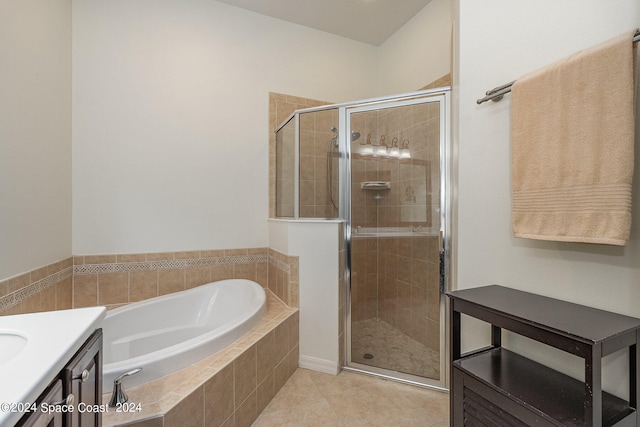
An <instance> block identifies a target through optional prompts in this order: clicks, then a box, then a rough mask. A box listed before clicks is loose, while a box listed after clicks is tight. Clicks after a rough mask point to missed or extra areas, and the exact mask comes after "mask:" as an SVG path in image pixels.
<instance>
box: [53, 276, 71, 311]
mask: <svg viewBox="0 0 640 427" xmlns="http://www.w3.org/2000/svg"><path fill="white" fill-rule="evenodd" d="M55 287H56V310H68V309H70V308H73V278H72V277H71V276H70V277H67V278H66V279H63V280H61V281H60V282H58V283H57V284H56V285H55Z"/></svg>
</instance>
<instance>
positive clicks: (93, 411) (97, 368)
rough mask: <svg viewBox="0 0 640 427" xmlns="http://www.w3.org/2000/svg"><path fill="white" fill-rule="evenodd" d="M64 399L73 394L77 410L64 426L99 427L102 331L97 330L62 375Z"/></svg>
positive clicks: (100, 422) (68, 415)
mask: <svg viewBox="0 0 640 427" xmlns="http://www.w3.org/2000/svg"><path fill="white" fill-rule="evenodd" d="M63 376H64V378H65V395H68V394H73V396H74V397H75V401H76V404H75V407H76V409H78V408H80V406H81V407H82V409H83V410H82V411H80V410H76V411H74V412H72V413H68V414H66V415H67V417H68V418H67V425H69V426H73V427H100V426H101V425H102V416H101V414H100V411H99V410H98V406H99V405H101V404H102V329H98V330H96V331H95V332H94V333H93V335H91V337H90V338H89V339H88V340H87V342H86V343H85V344H84V345H83V346H82V348H81V349H80V350H79V351H78V352H77V353H76V355H75V356H74V357H73V359H71V361H70V362H69V364H68V365H67V366H66V367H65V369H64V371H63Z"/></svg>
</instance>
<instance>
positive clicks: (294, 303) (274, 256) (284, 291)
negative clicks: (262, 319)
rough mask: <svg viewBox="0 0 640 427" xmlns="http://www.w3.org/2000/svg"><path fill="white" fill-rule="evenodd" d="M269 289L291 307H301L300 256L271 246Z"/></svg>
mask: <svg viewBox="0 0 640 427" xmlns="http://www.w3.org/2000/svg"><path fill="white" fill-rule="evenodd" d="M268 282H269V289H270V290H271V292H273V293H274V294H275V295H276V296H277V297H278V298H280V299H281V300H282V302H284V303H285V304H287V305H288V306H289V307H300V298H299V287H300V280H299V264H298V257H295V256H289V255H285V254H283V253H281V252H278V251H276V250H274V249H271V248H269V280H268Z"/></svg>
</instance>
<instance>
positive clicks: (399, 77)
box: [376, 0, 452, 96]
mask: <svg viewBox="0 0 640 427" xmlns="http://www.w3.org/2000/svg"><path fill="white" fill-rule="evenodd" d="M451 9H452V8H451V0H431V2H430V3H429V4H427V5H426V6H425V7H424V8H423V9H422V10H421V11H420V12H418V13H417V14H416V15H415V16H414V17H413V18H411V20H410V21H409V22H407V23H406V24H405V25H404V26H403V27H402V28H400V29H399V30H398V31H397V32H396V33H395V34H394V35H392V36H391V37H389V39H387V41H385V42H384V43H383V44H382V45H381V46H380V48H379V52H378V61H377V72H378V87H377V92H376V94H377V95H381V96H382V95H393V94H397V93H403V92H412V91H414V90H418V89H420V88H421V87H423V86H425V85H427V84H429V83H431V82H432V81H434V80H436V79H438V78H440V77H442V76H444V75H445V74H448V73H449V72H450V71H451V60H452V59H451V37H452V34H451V19H452V18H451Z"/></svg>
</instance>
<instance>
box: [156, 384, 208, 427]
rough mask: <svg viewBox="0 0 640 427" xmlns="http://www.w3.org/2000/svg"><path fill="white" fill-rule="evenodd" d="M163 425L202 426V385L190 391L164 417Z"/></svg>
mask: <svg viewBox="0 0 640 427" xmlns="http://www.w3.org/2000/svg"><path fill="white" fill-rule="evenodd" d="M164 425H165V426H180V427H204V387H199V388H198V389H197V390H196V391H194V392H193V393H191V394H190V395H189V396H187V397H186V398H185V399H183V400H182V401H181V402H180V403H178V404H177V405H176V406H175V407H174V408H173V409H171V410H170V411H169V412H168V413H167V414H166V415H165V417H164Z"/></svg>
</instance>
